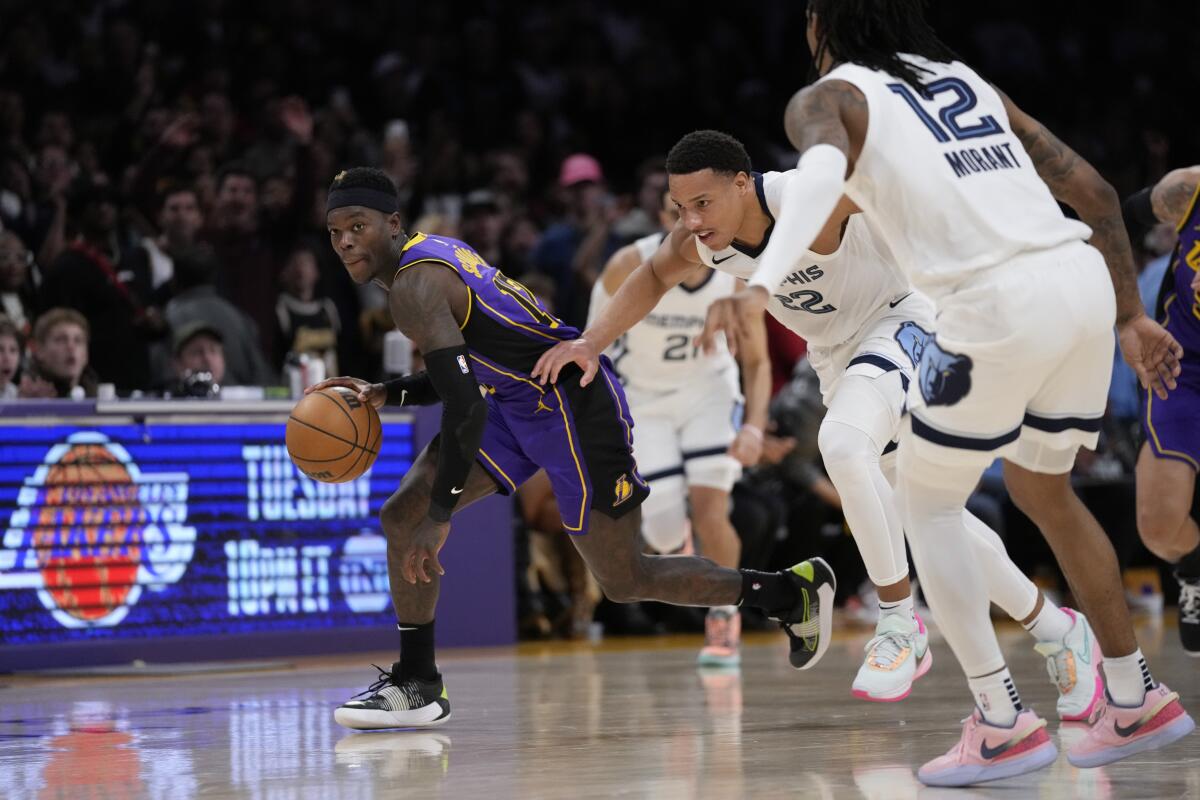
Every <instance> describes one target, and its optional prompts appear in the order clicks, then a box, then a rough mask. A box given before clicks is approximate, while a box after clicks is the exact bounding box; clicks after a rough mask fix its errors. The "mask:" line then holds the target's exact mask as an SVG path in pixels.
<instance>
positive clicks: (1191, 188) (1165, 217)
mask: <svg viewBox="0 0 1200 800" xmlns="http://www.w3.org/2000/svg"><path fill="white" fill-rule="evenodd" d="M1197 185H1200V166H1195V167H1184V168H1183V169H1176V170H1172V171H1171V172H1168V173H1167V175H1166V177H1164V178H1163V179H1162V180H1161V181H1159V182H1158V183H1156V184H1155V185H1154V189H1152V190H1151V192H1150V204H1151V206H1152V207H1153V208H1154V216H1156V217H1158V218H1159V219H1160V220H1161V221H1163V222H1166V223H1168V224H1170V225H1178V224H1179V223H1180V222H1181V221H1182V220H1183V215H1184V214H1186V213H1187V211H1188V206H1189V205H1190V204H1191V202H1192V198H1193V197H1195V196H1196V187H1197Z"/></svg>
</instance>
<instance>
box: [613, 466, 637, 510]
mask: <svg viewBox="0 0 1200 800" xmlns="http://www.w3.org/2000/svg"><path fill="white" fill-rule="evenodd" d="M613 497H614V498H615V499H614V500H613V508H616V507H617V506H619V505H621V503H624V502H625V501H626V500H628V499H629V498H631V497H633V484H632V483H631V482H630V480H629V475H627V474H625V473H621V477H619V478H617V482H616V484H615V485H614V486H613Z"/></svg>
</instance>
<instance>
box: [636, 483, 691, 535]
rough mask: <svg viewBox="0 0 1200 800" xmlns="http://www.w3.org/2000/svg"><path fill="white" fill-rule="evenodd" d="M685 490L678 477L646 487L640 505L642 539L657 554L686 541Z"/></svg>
mask: <svg viewBox="0 0 1200 800" xmlns="http://www.w3.org/2000/svg"><path fill="white" fill-rule="evenodd" d="M687 533H688V516H687V488H686V486H685V484H684V480H683V476H682V475H670V476H668V477H665V478H660V479H659V480H656V481H654V482H653V483H651V484H650V495H649V497H647V498H646V500H645V502H644V503H642V538H643V539H645V540H646V543H647V544H649V545H650V546H651V547H653V548H654V549H655V550H656V551H658V552H659V553H673V552H675V551H676V550H678V549H679V548H681V547H683V544H684V542H685V541H686V540H687Z"/></svg>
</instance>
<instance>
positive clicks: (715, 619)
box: [688, 486, 742, 667]
mask: <svg viewBox="0 0 1200 800" xmlns="http://www.w3.org/2000/svg"><path fill="white" fill-rule="evenodd" d="M688 494H689V497H690V499H691V507H692V515H691V516H692V531H693V533H695V535H696V540H697V542H698V543H699V545H700V552H701V553H703V554H704V555H705V556H707V557H708V558H711V559H712V560H713V561H715V562H716V563H718V564H720V565H721V566H723V567H734V568H736V567H737V565H738V559H739V558H740V557H741V550H742V542H741V540H740V539H738V535H737V531H735V530H734V529H733V525H732V524H730V522H729V492H727V491H725V490H724V489H718V488H716V487H714V486H692V487H691V488H690V489H689V491H688ZM741 638H742V617H741V614H740V613H739V612H738V609H737V607H736V606H732V605H724V606H713V607H712V608H710V609H709V610H708V614H707V616H706V617H705V619H704V647H703V648H702V649H701V650H700V656H699V659H698V663H699V664H700V665H701V666H709V667H732V666H736V665H737V664H738V663H740V662H741V653H740V652H739V645H740V643H741Z"/></svg>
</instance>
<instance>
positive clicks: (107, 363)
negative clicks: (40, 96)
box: [40, 181, 162, 392]
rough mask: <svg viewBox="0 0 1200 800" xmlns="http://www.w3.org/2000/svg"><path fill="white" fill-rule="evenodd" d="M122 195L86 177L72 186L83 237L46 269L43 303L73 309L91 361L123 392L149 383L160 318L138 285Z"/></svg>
mask: <svg viewBox="0 0 1200 800" xmlns="http://www.w3.org/2000/svg"><path fill="white" fill-rule="evenodd" d="M118 202H119V200H118V197H117V195H116V193H115V192H114V191H113V189H112V187H111V186H108V185H107V184H97V183H91V182H88V181H83V182H81V183H78V184H77V185H76V187H75V188H74V189H73V190H72V201H71V205H72V214H73V216H74V218H75V220H76V221H77V225H78V228H79V235H78V236H77V237H76V239H75V240H74V241H73V242H72V243H71V244H70V246H69V247H68V248H67V249H66V250H65V251H64V252H63V253H62V255H60V256H59V257H58V258H57V259H56V260H55V261H54V263H53V264H51V265H50V268H49V269H48V270H47V271H46V280H45V282H44V283H43V284H42V287H41V291H40V295H41V302H42V306H43V307H54V306H63V307H67V308H74V309H75V310H76V311H79V312H80V313H81V314H83V316H84V317H85V318H86V319H87V321H88V323H89V325H90V328H91V331H90V333H91V355H90V361H91V364H92V365H93V366H94V367H95V368H96V370H97V371H98V372H99V373H100V374H101V375H103V376H104V378H105V380H108V381H112V382H113V383H114V384H116V387H117V390H118V391H120V392H129V391H132V390H134V389H144V388H146V386H147V384H148V383H149V381H150V359H149V345H150V340H151V339H153V338H156V337H157V336H160V335H161V333H162V324H161V317H160V316H159V315H157V314H155V313H152V312H148V311H147V308H146V306H145V305H144V304H143V298H141V297H139V296H138V291H137V289H138V286H139V285H143V284H145V282H146V280H145V277H144V276H139V275H137V274H136V273H135V272H134V266H136V265H135V264H134V260H133V259H130V258H129V255H130V253H129V250H128V249H127V248H126V247H125V246H124V245H123V242H122V238H121V236H120V232H119V229H118V224H117V222H118V221H117V207H118Z"/></svg>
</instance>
